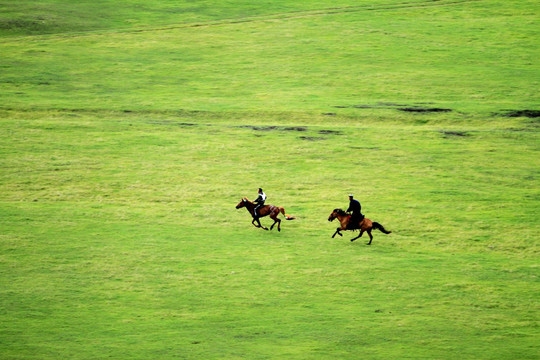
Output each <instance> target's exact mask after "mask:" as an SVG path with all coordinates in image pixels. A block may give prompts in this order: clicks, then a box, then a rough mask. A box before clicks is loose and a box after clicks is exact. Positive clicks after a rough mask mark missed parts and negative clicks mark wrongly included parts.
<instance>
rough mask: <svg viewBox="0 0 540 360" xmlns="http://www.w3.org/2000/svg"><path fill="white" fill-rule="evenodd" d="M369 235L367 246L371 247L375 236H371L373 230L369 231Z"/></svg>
mask: <svg viewBox="0 0 540 360" xmlns="http://www.w3.org/2000/svg"><path fill="white" fill-rule="evenodd" d="M367 233H368V235H369V242H368V243H367V244H366V245H371V242H372V241H373V235H371V230H368V231H367Z"/></svg>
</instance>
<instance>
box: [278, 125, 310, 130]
mask: <svg viewBox="0 0 540 360" xmlns="http://www.w3.org/2000/svg"><path fill="white" fill-rule="evenodd" d="M283 130H286V131H307V128H305V127H302V126H293V127H286V128H283Z"/></svg>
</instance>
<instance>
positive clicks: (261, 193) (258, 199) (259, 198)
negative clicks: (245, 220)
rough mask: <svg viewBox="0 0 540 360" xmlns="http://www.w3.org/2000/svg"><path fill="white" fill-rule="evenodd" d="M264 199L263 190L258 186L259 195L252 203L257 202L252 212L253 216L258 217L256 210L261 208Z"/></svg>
mask: <svg viewBox="0 0 540 360" xmlns="http://www.w3.org/2000/svg"><path fill="white" fill-rule="evenodd" d="M265 201H266V194H265V193H264V192H263V189H261V188H259V196H258V197H257V199H255V201H254V203H256V204H257V206H256V207H255V209H254V210H253V212H254V213H255V217H256V218H258V217H259V215H258V214H257V210H259V209H260V208H262V207H263V206H264V202H265Z"/></svg>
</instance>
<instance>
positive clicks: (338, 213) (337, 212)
mask: <svg viewBox="0 0 540 360" xmlns="http://www.w3.org/2000/svg"><path fill="white" fill-rule="evenodd" d="M335 219H338V220H339V223H340V225H341V226H340V227H338V228H337V230H336V232H335V233H334V235H332V238H334V236H336V234H337V235H339V236H343V235H342V234H341V232H340V231H341V230H360V235H358V236H357V237H355V238H353V239H351V241H354V240H356V239H358V238H359V237H361V236H362V235H363V234H364V232H367V233H368V235H369V242H368V243H367V244H366V245H371V242H372V241H373V235H371V230H373V229H376V230H380V231H382V232H383V233H385V234H390V233H391V231H388V230H386V229H385V228H384V227H383V226H382V225H381V224H379V223H378V222H374V221H371V220H369V219H368V218H363V219H362V220H360V221H359V222H358V224H349V220H350V219H351V215H349V214H347V213H346V212H345V211H343V210H342V209H334V211H332V213H331V214H330V216H329V217H328V221H334V220H335Z"/></svg>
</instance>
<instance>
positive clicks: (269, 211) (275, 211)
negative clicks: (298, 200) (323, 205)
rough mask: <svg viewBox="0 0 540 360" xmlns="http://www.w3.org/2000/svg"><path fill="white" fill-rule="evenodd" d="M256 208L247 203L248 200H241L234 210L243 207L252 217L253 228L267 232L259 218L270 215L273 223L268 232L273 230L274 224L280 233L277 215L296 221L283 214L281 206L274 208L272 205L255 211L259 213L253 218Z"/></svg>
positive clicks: (249, 202)
mask: <svg viewBox="0 0 540 360" xmlns="http://www.w3.org/2000/svg"><path fill="white" fill-rule="evenodd" d="M256 206H257V204H255V203H253V202H251V201H249V200H248V198H243V199H242V201H240V202H239V203H238V205H236V208H237V209H240V208H243V207H245V208H246V209H247V210H248V211H249V213H250V214H251V216H252V217H253V221H252V222H251V223H252V224H253V226H255V227H259V228H263V229H264V230H268V228H267V227H264V226H262V225H261V222H260V221H259V218H262V217H264V216H267V215H270V218H271V219H272V220H274V223H273V224H272V226H270V230H272V229H273V228H274V225H276V223H277V224H278V225H277V229H278V231H281V226H280V225H281V220H280V219H278V215H279V213H280V212H281V213H282V214H283V216H285V219H287V220H294V219H296V218H295V217H294V216H289V215H287V214H285V209H284V208H283V207H282V206H274V205H264V206H263V207H261V208H260V209H259V210H258V211H257V212H258V213H259V216H255V207H256ZM255 221H256V222H257V224H258V225H256V224H255Z"/></svg>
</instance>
